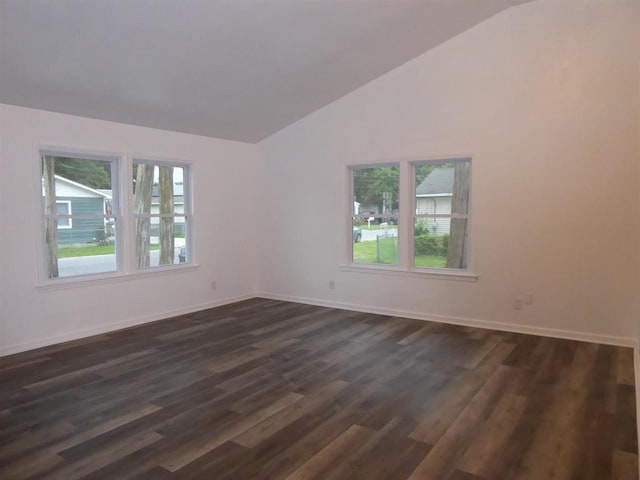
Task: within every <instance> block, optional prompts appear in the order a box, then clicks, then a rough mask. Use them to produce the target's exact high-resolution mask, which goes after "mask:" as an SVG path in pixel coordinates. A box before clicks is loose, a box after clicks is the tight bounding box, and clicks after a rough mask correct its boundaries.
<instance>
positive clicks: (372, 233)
mask: <svg viewBox="0 0 640 480" xmlns="http://www.w3.org/2000/svg"><path fill="white" fill-rule="evenodd" d="M361 231H362V241H363V242H371V241H373V240H375V239H376V237H377V236H378V235H380V236H384V235H385V230H364V229H363V230H361ZM386 235H387V236H388V237H397V236H398V228H397V227H389V228H387V229H386Z"/></svg>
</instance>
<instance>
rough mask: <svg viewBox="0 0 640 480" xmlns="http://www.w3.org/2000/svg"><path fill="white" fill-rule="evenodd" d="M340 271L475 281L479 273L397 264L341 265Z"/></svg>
mask: <svg viewBox="0 0 640 480" xmlns="http://www.w3.org/2000/svg"><path fill="white" fill-rule="evenodd" d="M340 271H342V272H353V273H369V274H376V275H394V276H397V277H405V278H406V277H409V278H434V279H439V280H453V281H458V282H475V281H477V280H478V275H477V274H475V273H472V272H467V271H461V270H444V269H435V268H434V269H427V268H425V269H417V268H416V269H413V270H402V269H400V268H398V267H396V266H386V267H385V266H379V265H366V264H363V265H355V264H351V265H340Z"/></svg>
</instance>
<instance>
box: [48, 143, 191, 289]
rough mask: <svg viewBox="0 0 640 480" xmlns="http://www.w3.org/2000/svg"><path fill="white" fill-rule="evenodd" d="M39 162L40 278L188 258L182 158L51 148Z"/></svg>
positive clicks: (124, 271) (98, 272) (134, 268)
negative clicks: (167, 159)
mask: <svg viewBox="0 0 640 480" xmlns="http://www.w3.org/2000/svg"><path fill="white" fill-rule="evenodd" d="M40 163H41V173H42V176H41V184H42V189H41V199H40V200H41V204H42V206H41V212H42V220H43V238H44V242H43V258H44V262H43V263H44V267H43V270H44V278H46V279H49V280H54V279H58V278H70V277H80V276H86V275H93V276H95V275H109V274H111V275H113V274H115V275H119V274H129V273H136V272H138V271H140V270H144V269H149V268H153V267H170V266H172V265H179V264H186V263H190V261H191V260H190V258H191V253H190V248H189V245H190V241H189V240H190V239H189V232H190V231H191V220H192V216H191V208H190V196H189V166H188V165H187V164H182V163H173V162H164V161H152V160H146V159H145V160H141V159H134V160H133V161H131V160H129V159H128V158H126V157H119V156H109V155H91V154H84V153H83V154H76V153H68V152H61V151H57V150H41V151H40ZM124 179H126V180H125V181H126V182H127V183H126V184H125V185H127V186H128V187H129V188H128V189H126V191H125V192H122V191H121V189H120V186H121V184H122V181H123V180H124ZM127 252H130V253H128V254H127Z"/></svg>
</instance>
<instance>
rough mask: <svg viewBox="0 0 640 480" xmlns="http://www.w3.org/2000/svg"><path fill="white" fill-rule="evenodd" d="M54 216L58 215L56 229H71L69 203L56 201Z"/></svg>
mask: <svg viewBox="0 0 640 480" xmlns="http://www.w3.org/2000/svg"><path fill="white" fill-rule="evenodd" d="M56 214H57V215H58V228H73V224H72V223H71V217H68V216H65V215H71V202H70V201H64V200H57V201H56Z"/></svg>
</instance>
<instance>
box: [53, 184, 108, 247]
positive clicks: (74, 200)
mask: <svg viewBox="0 0 640 480" xmlns="http://www.w3.org/2000/svg"><path fill="white" fill-rule="evenodd" d="M107 192H109V191H108V190H102V191H99V190H95V189H93V188H91V187H87V186H86V185H82V184H81V183H78V182H74V181H73V180H69V179H68V178H65V177H61V176H60V175H56V211H57V213H58V214H61V215H87V214H94V215H95V214H100V215H103V214H106V213H109V210H110V208H111V194H110V193H107ZM107 227H108V225H107V221H106V220H105V219H104V218H61V219H59V220H58V244H61V245H63V244H70V243H90V242H95V241H96V240H98V239H99V238H100V236H101V235H103V237H102V238H104V235H105V232H106V229H107Z"/></svg>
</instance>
